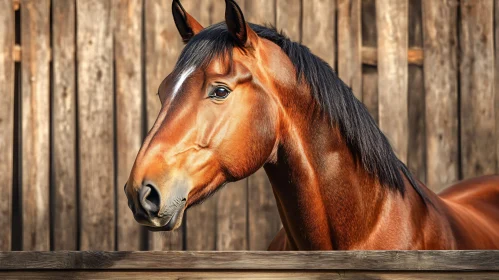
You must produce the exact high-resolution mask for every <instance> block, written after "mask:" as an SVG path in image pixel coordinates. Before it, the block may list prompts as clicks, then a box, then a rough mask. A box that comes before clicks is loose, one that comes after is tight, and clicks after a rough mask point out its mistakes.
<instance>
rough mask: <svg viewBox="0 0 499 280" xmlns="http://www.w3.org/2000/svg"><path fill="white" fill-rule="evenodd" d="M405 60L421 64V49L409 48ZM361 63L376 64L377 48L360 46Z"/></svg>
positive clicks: (413, 63)
mask: <svg viewBox="0 0 499 280" xmlns="http://www.w3.org/2000/svg"><path fill="white" fill-rule="evenodd" d="M407 61H408V63H409V64H412V65H420V66H421V65H423V49H421V48H410V49H409V50H408V52H407ZM362 64H366V65H372V66H376V65H377V64H378V49H376V48H373V47H362Z"/></svg>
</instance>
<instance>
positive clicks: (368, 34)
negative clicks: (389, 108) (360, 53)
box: [362, 0, 378, 122]
mask: <svg viewBox="0 0 499 280" xmlns="http://www.w3.org/2000/svg"><path fill="white" fill-rule="evenodd" d="M377 38H378V34H377V31H376V4H375V2H374V0H363V1H362V46H366V47H373V48H376V46H377ZM362 102H363V103H364V105H365V106H366V107H367V110H368V111H369V113H370V114H371V116H373V118H374V120H375V121H376V122H378V69H377V67H376V66H371V65H363V66H362Z"/></svg>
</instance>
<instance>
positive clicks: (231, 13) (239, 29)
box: [225, 0, 258, 47]
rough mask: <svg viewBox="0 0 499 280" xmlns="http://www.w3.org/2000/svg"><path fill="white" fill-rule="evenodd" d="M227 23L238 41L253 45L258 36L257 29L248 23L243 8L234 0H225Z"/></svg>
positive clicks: (244, 44)
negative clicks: (254, 29)
mask: <svg viewBox="0 0 499 280" xmlns="http://www.w3.org/2000/svg"><path fill="white" fill-rule="evenodd" d="M225 23H226V24H227V29H228V30H229V32H230V34H231V35H232V37H234V39H236V41H237V42H238V43H239V44H240V45H241V46H244V47H247V46H249V45H251V42H252V40H255V39H256V38H258V36H257V35H256V33H255V31H253V29H251V27H250V26H249V25H248V24H247V23H246V20H245V19H244V15H243V12H242V11H241V8H239V6H238V5H237V3H236V2H235V1H234V0H225Z"/></svg>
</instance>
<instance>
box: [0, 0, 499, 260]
mask: <svg viewBox="0 0 499 280" xmlns="http://www.w3.org/2000/svg"><path fill="white" fill-rule="evenodd" d="M238 2H239V3H240V4H241V6H242V7H243V10H244V12H245V16H246V18H247V19H248V20H249V21H251V22H254V23H260V24H263V23H270V24H273V25H275V26H276V27H277V28H278V29H282V30H284V31H285V33H287V34H288V35H289V36H290V37H291V38H292V39H294V40H297V41H301V42H302V43H303V44H305V45H307V46H308V47H310V48H311V49H312V51H313V52H314V53H316V54H317V55H319V56H320V57H322V58H323V59H325V60H326V61H327V62H328V63H329V64H330V65H332V66H333V67H334V68H335V69H336V70H337V72H338V73H339V76H340V77H341V78H342V79H343V80H344V81H345V82H346V83H347V84H349V85H350V86H351V87H352V88H353V91H354V93H355V94H356V96H357V97H358V98H359V99H360V100H362V101H363V102H364V103H365V105H366V106H367V107H368V109H369V110H370V112H371V113H372V114H373V116H374V117H375V119H376V120H377V121H378V122H379V124H380V126H381V128H382V130H383V131H384V132H385V133H386V134H387V136H388V138H389V139H390V141H391V142H392V144H393V145H394V147H395V149H396V151H397V153H398V155H399V157H400V158H401V159H402V160H403V161H405V162H407V164H408V165H409V167H410V169H411V170H413V171H414V172H415V174H416V175H417V177H419V178H420V179H421V180H423V181H425V182H427V183H428V185H429V186H430V187H431V188H432V189H433V190H435V191H439V190H441V189H442V188H443V187H445V186H446V185H447V184H449V183H451V182H454V181H456V180H458V179H461V178H466V177H471V176H477V175H481V174H490V173H495V172H497V166H498V164H497V161H498V155H499V140H498V136H496V133H495V132H496V130H497V131H498V132H499V127H498V126H499V113H495V111H496V108H499V94H495V93H494V88H495V87H497V88H499V84H498V83H499V79H494V78H495V76H494V75H495V73H499V59H495V56H494V54H495V53H497V51H498V50H499V47H498V45H499V44H494V41H495V40H494V38H496V41H497V40H498V39H499V29H498V28H495V25H494V22H498V21H499V0H495V1H493V0H460V1H459V0H439V1H434V0H364V1H361V0H310V1H308V0H307V1H305V0H240V1H238ZM182 3H183V5H184V7H185V8H186V10H188V11H189V12H190V13H191V14H192V15H193V16H194V17H196V18H197V19H198V20H199V21H200V22H201V23H202V24H204V25H209V24H212V23H215V22H218V21H221V20H223V15H224V1H222V0H184V1H182ZM170 5H171V1H170V0H123V1H112V0H78V1H75V0H17V1H13V0H0V131H2V133H1V134H0V170H1V173H0V182H1V183H0V193H1V203H0V251H1V250H4V251H5V250H80V249H81V250H89V249H97V250H145V249H151V250H182V249H186V250H261V249H265V248H266V246H267V245H268V243H269V242H270V240H271V239H272V237H273V235H274V234H275V233H276V232H277V231H278V229H279V228H280V220H279V216H278V214H277V210H276V207H275V202H274V198H273V194H272V190H271V187H270V185H269V182H268V180H267V178H266V176H265V174H264V172H263V171H261V170H260V171H258V172H257V173H256V174H255V175H253V176H251V177H250V178H248V179H245V180H242V181H240V182H237V183H233V184H232V185H230V186H227V187H226V188H225V189H224V190H223V191H221V192H219V193H218V194H217V195H216V196H215V197H214V198H212V199H210V200H208V201H207V202H206V203H204V204H203V205H201V206H199V207H197V208H194V209H191V210H189V211H188V213H187V217H186V221H185V222H184V226H183V227H182V228H181V229H180V230H178V231H176V232H173V233H168V234H166V233H165V234H160V233H148V232H146V231H144V230H143V229H141V228H140V227H139V226H138V225H137V224H136V223H135V221H134V220H133V218H132V215H131V213H129V210H128V209H127V203H126V199H125V196H124V195H122V190H121V189H122V186H123V184H124V182H125V181H126V179H127V176H128V174H129V170H130V168H131V166H132V164H133V160H134V158H135V155H136V153H137V151H138V149H139V147H140V144H141V141H142V139H143V137H144V135H145V133H146V131H147V130H148V128H149V127H150V126H151V125H152V123H153V121H154V120H155V118H156V115H157V113H158V111H159V107H160V103H159V100H158V97H157V96H156V92H157V88H158V86H159V83H160V81H161V80H162V79H163V78H164V77H165V76H166V75H167V74H168V73H169V72H170V71H171V70H172V66H173V65H174V63H175V61H176V58H177V56H178V54H179V52H180V50H181V48H182V44H181V40H180V36H179V35H178V34H177V30H176V28H175V26H174V23H173V20H172V18H171V13H170ZM495 68H498V71H495ZM497 112H499V109H497ZM498 134H499V133H498Z"/></svg>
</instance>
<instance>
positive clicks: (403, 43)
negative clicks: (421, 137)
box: [376, 0, 409, 162]
mask: <svg viewBox="0 0 499 280" xmlns="http://www.w3.org/2000/svg"><path fill="white" fill-rule="evenodd" d="M408 10H409V9H408V1H407V0H376V27H377V29H378V74H379V76H378V93H379V95H378V102H379V107H378V111H379V126H380V128H381V130H382V131H383V132H384V133H385V135H386V136H387V138H388V139H389V140H390V142H391V144H392V146H393V148H394V150H395V152H396V154H397V155H398V157H399V158H400V160H402V161H403V162H407V144H408V138H409V129H408V127H409V121H408V115H409V114H408V112H407V74H408V73H407V72H408V70H407V69H408V67H407V50H408V47H407V45H408V33H407V22H408V18H409V15H408Z"/></svg>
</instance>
